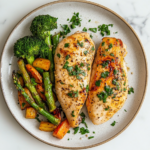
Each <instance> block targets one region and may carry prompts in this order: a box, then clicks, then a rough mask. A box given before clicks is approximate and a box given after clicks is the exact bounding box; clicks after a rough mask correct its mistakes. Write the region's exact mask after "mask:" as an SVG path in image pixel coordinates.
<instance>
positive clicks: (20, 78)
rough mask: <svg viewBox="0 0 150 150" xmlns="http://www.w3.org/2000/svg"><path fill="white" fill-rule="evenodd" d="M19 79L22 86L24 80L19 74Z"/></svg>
mask: <svg viewBox="0 0 150 150" xmlns="http://www.w3.org/2000/svg"><path fill="white" fill-rule="evenodd" d="M19 81H20V84H21V86H22V87H24V81H23V78H22V77H21V76H20V77H19Z"/></svg>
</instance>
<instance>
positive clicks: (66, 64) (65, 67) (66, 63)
mask: <svg viewBox="0 0 150 150" xmlns="http://www.w3.org/2000/svg"><path fill="white" fill-rule="evenodd" d="M68 65H69V62H68V61H66V62H65V64H64V66H63V68H64V69H67V67H68Z"/></svg>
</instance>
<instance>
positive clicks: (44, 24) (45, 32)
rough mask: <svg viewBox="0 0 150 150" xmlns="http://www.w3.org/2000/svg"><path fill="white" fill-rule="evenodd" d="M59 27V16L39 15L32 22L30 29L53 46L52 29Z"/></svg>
mask: <svg viewBox="0 0 150 150" xmlns="http://www.w3.org/2000/svg"><path fill="white" fill-rule="evenodd" d="M56 28H57V18H55V17H52V16H50V15H39V16H37V17H35V18H34V19H33V21H32V23H31V27H30V31H31V32H32V34H33V35H34V36H38V37H39V38H42V39H44V40H45V43H46V44H47V45H48V46H49V47H50V46H51V35H50V31H51V30H53V29H56Z"/></svg>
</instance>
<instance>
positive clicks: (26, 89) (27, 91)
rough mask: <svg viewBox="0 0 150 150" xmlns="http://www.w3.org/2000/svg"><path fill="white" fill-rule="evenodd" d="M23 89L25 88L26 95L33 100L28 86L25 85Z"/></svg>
mask: <svg viewBox="0 0 150 150" xmlns="http://www.w3.org/2000/svg"><path fill="white" fill-rule="evenodd" d="M24 90H25V92H26V93H27V94H28V96H29V97H30V98H31V99H32V100H33V101H35V100H34V98H33V97H32V95H31V93H30V91H29V90H28V88H26V87H25V88H24Z"/></svg>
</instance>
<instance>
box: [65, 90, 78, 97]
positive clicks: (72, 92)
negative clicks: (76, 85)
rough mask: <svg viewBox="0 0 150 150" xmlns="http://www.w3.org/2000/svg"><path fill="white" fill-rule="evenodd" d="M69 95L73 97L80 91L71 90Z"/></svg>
mask: <svg viewBox="0 0 150 150" xmlns="http://www.w3.org/2000/svg"><path fill="white" fill-rule="evenodd" d="M67 95H68V96H69V97H71V98H73V97H75V98H76V97H78V95H79V91H78V90H77V91H71V92H69V93H68V94H67Z"/></svg>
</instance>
